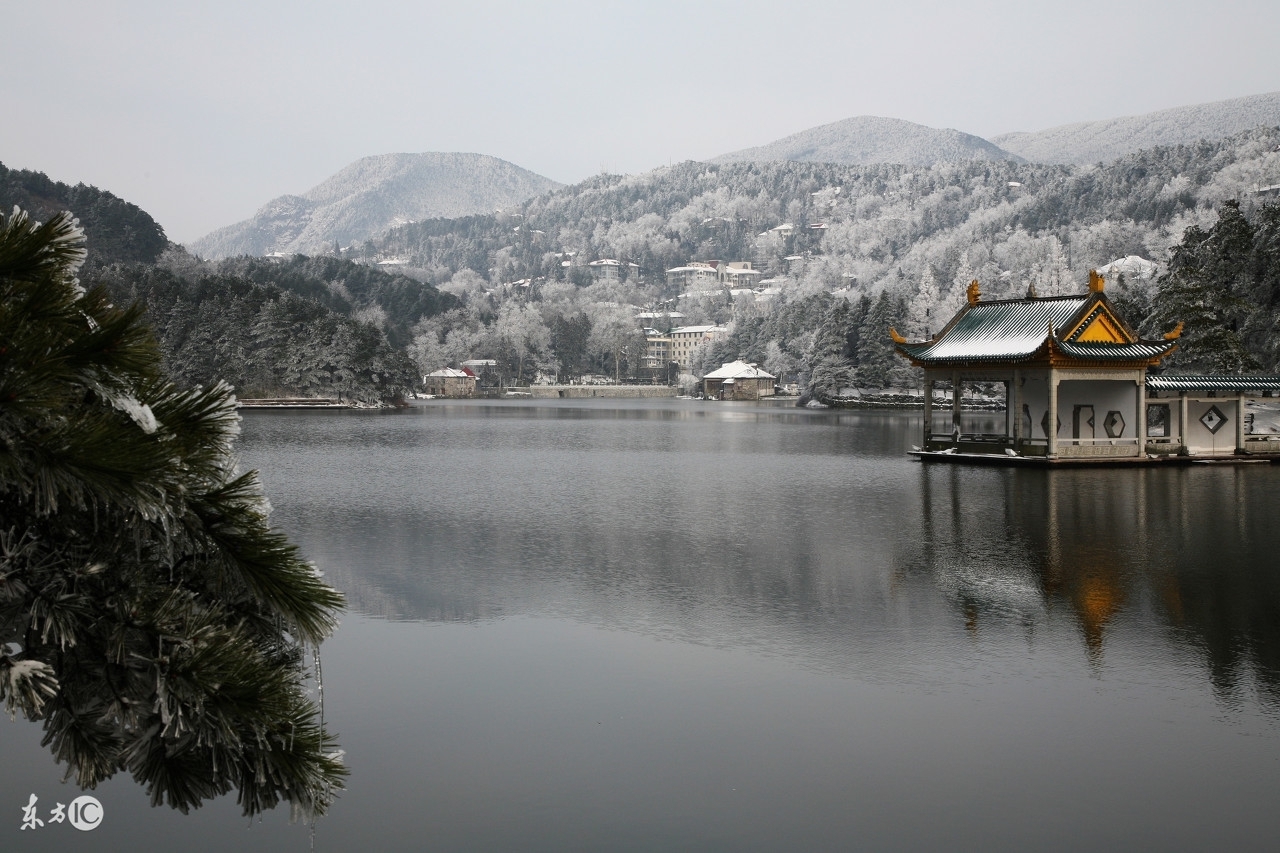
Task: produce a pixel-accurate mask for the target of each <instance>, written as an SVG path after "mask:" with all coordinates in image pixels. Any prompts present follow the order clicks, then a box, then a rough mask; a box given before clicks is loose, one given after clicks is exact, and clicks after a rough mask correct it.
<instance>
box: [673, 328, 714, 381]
mask: <svg viewBox="0 0 1280 853" xmlns="http://www.w3.org/2000/svg"><path fill="white" fill-rule="evenodd" d="M727 331H728V329H727V327H725V326H680V327H678V328H675V329H672V330H671V332H670V333H669V334H668V335H667V337H669V338H670V339H671V342H670V348H669V350H668V352H669V357H670V359H671V360H672V361H674V362H675V363H676V364H678V365H680V372H681V373H688V372H689V369H690V367H691V365H692V362H691V361H690V358H691V357H692V355H693V351H694V349H695V348H696V347H698V346H701V345H702V344H704V343H710V342H711V341H714V340H715V339H716V338H718V337H720V336H721V335H723V334H725V333H726V332H727Z"/></svg>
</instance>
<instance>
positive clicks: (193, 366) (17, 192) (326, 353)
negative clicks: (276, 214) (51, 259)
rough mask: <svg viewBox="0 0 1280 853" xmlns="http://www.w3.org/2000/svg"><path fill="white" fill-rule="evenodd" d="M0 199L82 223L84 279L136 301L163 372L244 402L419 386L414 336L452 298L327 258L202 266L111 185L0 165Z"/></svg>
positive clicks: (365, 396) (373, 394) (394, 393)
mask: <svg viewBox="0 0 1280 853" xmlns="http://www.w3.org/2000/svg"><path fill="white" fill-rule="evenodd" d="M0 204H3V205H4V206H5V207H6V208H12V207H15V206H16V207H18V208H21V209H23V210H27V211H30V212H31V214H32V215H33V216H34V217H36V218H47V217H50V216H52V215H53V214H55V213H57V212H58V211H62V210H68V211H71V212H72V213H73V214H74V215H75V216H76V218H77V219H78V220H79V223H80V226H81V227H82V228H83V230H84V233H85V237H86V244H87V249H88V258H87V261H86V263H85V266H84V267H83V268H82V269H81V271H80V278H81V280H82V282H83V283H84V284H85V285H94V284H101V285H104V286H105V287H106V288H107V289H108V292H109V293H110V294H111V296H112V298H113V299H114V300H115V301H116V302H117V303H119V304H121V305H131V304H134V303H135V302H136V303H140V304H141V305H142V306H143V307H144V309H145V312H146V317H147V320H148V322H149V324H150V326H151V329H152V331H153V333H154V334H155V336H156V339H157V342H158V343H159V345H160V350H161V353H162V354H163V357H164V364H165V368H166V370H167V371H168V373H169V375H170V376H171V377H173V378H174V379H175V380H176V381H178V382H180V383H182V384H185V385H200V386H205V387H210V386H212V385H213V384H215V383H216V382H218V381H220V380H221V381H226V382H228V383H230V384H231V385H232V386H234V387H235V389H236V391H237V393H238V394H239V395H240V396H241V397H255V396H275V395H284V394H288V395H293V394H298V395H305V396H335V397H338V396H341V397H344V398H346V399H352V400H360V401H365V402H379V401H386V400H391V399H394V398H396V397H398V396H403V395H404V394H406V393H409V392H411V391H412V390H413V389H414V388H415V387H417V384H418V382H419V376H418V368H417V366H416V365H415V364H414V363H413V361H412V360H411V359H410V358H409V357H408V355H407V354H406V351H405V348H406V346H407V344H408V343H409V342H410V340H411V334H410V331H411V329H412V328H413V326H414V324H415V323H417V322H418V321H419V320H421V319H422V318H424V317H427V316H431V315H433V314H437V313H439V312H441V311H446V310H449V309H451V308H455V307H456V306H457V303H458V301H457V299H456V298H455V297H453V296H450V295H448V294H442V293H440V292H439V291H438V290H436V288H434V287H432V286H431V285H429V284H425V283H423V282H421V281H417V280H415V279H411V278H407V277H405V276H400V275H393V274H389V273H386V272H383V271H381V270H378V269H376V268H372V267H369V266H366V265H361V264H356V263H353V262H352V261H350V260H345V261H344V260H340V259H337V258H331V257H318V258H307V257H303V256H301V255H296V256H293V257H292V258H289V259H266V258H247V257H245V258H234V259H230V260H226V261H220V262H205V261H201V260H199V259H198V258H195V257H192V256H191V255H189V254H188V253H187V252H186V251H184V250H183V249H182V248H181V247H178V246H174V245H172V244H171V243H170V242H169V240H168V239H167V238H166V237H165V234H164V231H163V229H161V228H160V226H159V225H158V224H157V223H156V222H155V220H154V219H153V218H152V217H151V216H149V215H148V214H147V213H146V212H145V211H143V210H141V209H140V208H138V207H137V206H136V205H133V204H130V203H129V202H126V201H123V200H122V199H119V198H117V197H116V196H114V195H112V194H111V193H109V192H106V191H103V190H99V189H97V188H95V187H89V186H85V185H84V184H79V185H76V186H69V185H67V184H63V183H59V182H56V181H52V180H50V179H49V178H48V177H47V176H45V175H43V174H40V173H38V172H31V171H20V170H12V169H8V168H6V167H4V166H3V165H0Z"/></svg>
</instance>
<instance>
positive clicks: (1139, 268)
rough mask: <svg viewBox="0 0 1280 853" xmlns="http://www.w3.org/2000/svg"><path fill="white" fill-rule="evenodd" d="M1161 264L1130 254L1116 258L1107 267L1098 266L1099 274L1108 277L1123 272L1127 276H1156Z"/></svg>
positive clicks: (1143, 277)
mask: <svg viewBox="0 0 1280 853" xmlns="http://www.w3.org/2000/svg"><path fill="white" fill-rule="evenodd" d="M1159 271H1160V265H1159V264H1157V263H1156V262H1155V261H1149V260H1147V259H1146V258H1144V257H1141V256H1139V255H1128V256H1126V257H1123V258H1120V259H1118V260H1114V261H1112V262H1111V263H1109V264H1107V265H1106V266H1105V267H1098V273H1099V275H1103V276H1105V277H1106V278H1108V279H1111V278H1114V277H1116V276H1118V275H1121V274H1123V275H1124V276H1125V277H1126V278H1142V279H1147V278H1155V277H1156V273H1158V272H1159Z"/></svg>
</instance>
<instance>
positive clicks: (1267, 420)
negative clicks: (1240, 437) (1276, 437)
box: [1245, 400, 1280, 435]
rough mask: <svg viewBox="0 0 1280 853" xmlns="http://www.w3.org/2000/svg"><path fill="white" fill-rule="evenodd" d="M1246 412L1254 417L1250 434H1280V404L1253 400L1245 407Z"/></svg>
mask: <svg viewBox="0 0 1280 853" xmlns="http://www.w3.org/2000/svg"><path fill="white" fill-rule="evenodd" d="M1245 412H1246V413H1249V414H1252V415H1253V429H1251V430H1250V434H1252V435H1258V434H1260V433H1280V402H1274V403H1273V402H1271V401H1263V400H1251V401H1250V402H1249V403H1247V404H1246V405H1245Z"/></svg>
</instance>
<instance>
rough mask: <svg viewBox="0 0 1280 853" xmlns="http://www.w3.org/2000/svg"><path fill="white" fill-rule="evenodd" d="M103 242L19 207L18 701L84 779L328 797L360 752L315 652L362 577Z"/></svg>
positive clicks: (12, 694) (13, 306) (261, 805)
mask: <svg viewBox="0 0 1280 853" xmlns="http://www.w3.org/2000/svg"><path fill="white" fill-rule="evenodd" d="M84 257H85V252H84V240H83V236H82V234H81V233H80V231H79V229H78V228H77V227H76V226H75V224H74V220H72V218H71V216H70V215H69V214H66V213H59V214H55V215H54V216H52V217H50V218H49V220H48V221H47V222H45V223H44V224H42V225H41V224H34V223H32V222H30V221H29V219H28V217H27V215H26V214H25V213H23V212H21V211H18V210H15V211H14V213H13V215H11V216H9V217H7V218H4V217H0V400H2V401H3V403H0V699H2V700H3V701H4V703H5V706H6V707H7V709H8V711H9V713H10V714H15V713H21V714H23V715H24V716H26V717H27V718H29V719H31V720H34V721H39V722H40V723H42V724H43V726H44V730H45V740H44V742H45V743H46V744H47V745H48V746H49V747H50V749H51V750H52V752H53V754H54V757H55V758H56V759H57V760H58V761H59V762H64V763H65V764H66V765H67V768H68V775H69V776H70V777H71V778H73V779H74V780H75V782H76V784H78V785H79V786H81V787H82V788H92V787H94V786H96V785H97V784H99V783H101V782H103V781H104V780H106V779H108V778H110V777H111V776H113V775H115V774H116V773H118V772H121V771H125V772H128V773H130V774H131V775H132V776H133V777H134V779H136V780H137V781H138V782H139V783H141V784H143V785H145V786H146V787H147V789H148V791H149V792H150V795H151V799H152V802H153V804H157V805H158V804H160V803H168V804H169V805H170V806H173V807H174V808H177V809H180V810H182V811H186V810H188V809H190V808H193V807H196V806H199V805H200V804H201V802H202V801H204V800H206V799H209V798H211V797H216V796H219V795H222V794H225V793H228V792H230V791H236V792H237V793H238V796H239V800H240V804H241V806H242V807H243V809H244V811H245V813H246V814H250V815H252V814H255V813H257V812H260V811H262V810H264V809H268V808H272V807H274V806H275V805H277V804H278V803H280V802H281V801H287V802H289V803H290V804H291V805H292V806H293V807H294V809H296V810H298V811H300V812H301V813H302V814H304V815H308V816H313V815H318V814H320V813H322V812H323V811H324V810H325V808H326V807H327V806H328V804H329V803H330V801H331V800H332V798H333V796H334V792H335V790H337V789H338V788H339V787H340V785H341V783H342V779H343V777H344V776H345V773H346V770H345V768H344V767H343V765H342V763H341V757H340V753H339V752H338V751H337V749H336V746H335V744H334V742H333V739H332V738H331V736H330V735H329V734H328V733H327V732H326V731H325V730H324V728H323V726H322V724H321V720H320V715H319V711H318V708H317V706H316V703H315V702H314V701H313V699H312V698H311V697H310V696H309V694H308V691H307V690H306V689H305V681H306V678H307V666H306V662H307V655H308V652H309V651H310V650H314V649H315V648H317V646H318V644H319V643H320V641H321V640H322V639H323V638H324V637H326V636H327V635H328V634H329V633H330V632H331V631H332V630H333V628H334V626H335V625H336V617H337V613H338V612H339V610H340V609H341V607H342V597H341V595H340V594H339V593H337V592H336V591H335V590H333V589H332V588H330V587H329V586H328V585H327V584H325V583H324V582H323V581H321V580H320V578H319V575H318V573H317V572H316V571H315V570H314V569H313V567H312V566H311V565H309V564H308V563H307V562H306V561H305V560H303V559H302V557H301V555H299V553H298V552H297V550H296V548H295V547H294V546H293V545H291V544H290V543H289V542H288V541H287V540H286V539H285V537H284V536H282V535H281V534H280V533H278V532H276V531H273V530H272V529H271V528H270V527H269V526H268V524H267V504H266V501H265V499H264V497H263V495H262V492H261V488H260V487H259V485H258V482H257V479H256V476H255V475H254V474H253V473H252V472H250V473H247V474H239V473H237V471H236V462H235V456H234V451H233V447H232V442H233V439H234V436H235V435H236V433H237V430H238V418H237V415H236V411H235V400H234V397H233V396H232V393H231V390H230V388H229V387H228V386H227V385H225V384H223V383H214V384H212V385H209V386H206V387H203V388H195V389H188V388H181V387H178V386H176V385H174V384H173V383H172V382H170V381H169V380H168V379H167V378H166V377H165V376H164V374H163V372H162V370H161V368H160V352H159V350H158V349H157V348H156V345H155V343H154V340H153V338H152V337H151V333H150V331H149V330H148V328H147V327H146V326H145V325H144V324H143V323H142V322H141V320H140V317H141V309H140V308H137V307H134V308H130V309H125V310H121V309H119V308H117V307H114V306H113V305H112V300H111V299H110V298H109V297H108V295H107V293H106V291H105V290H104V289H103V288H101V287H94V288H91V289H89V290H88V291H85V290H84V289H83V288H81V286H80V284H79V282H78V281H77V279H76V277H75V276H76V271H77V268H78V267H79V266H80V264H81V262H82V260H83V259H84Z"/></svg>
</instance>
